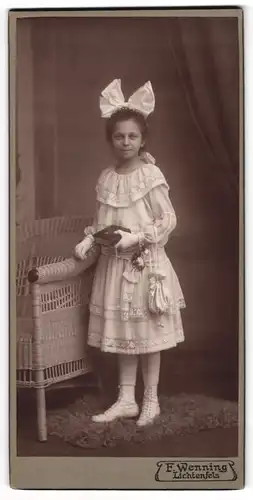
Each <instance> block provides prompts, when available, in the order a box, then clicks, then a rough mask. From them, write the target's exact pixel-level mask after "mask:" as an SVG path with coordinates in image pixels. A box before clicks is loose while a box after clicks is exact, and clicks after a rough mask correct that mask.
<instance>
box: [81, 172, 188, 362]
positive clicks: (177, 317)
mask: <svg viewBox="0 0 253 500" xmlns="http://www.w3.org/2000/svg"><path fill="white" fill-rule="evenodd" d="M96 192H97V211H96V215H95V218H94V222H93V225H92V226H91V227H89V228H86V231H85V232H86V234H87V233H89V232H91V233H94V232H96V231H98V230H100V229H103V228H104V227H106V226H109V225H111V224H116V225H120V226H124V227H128V228H129V229H131V232H132V233H141V234H142V238H143V239H144V242H145V244H146V245H147V248H148V250H149V252H148V255H147V256H146V257H145V267H144V269H143V270H142V271H138V270H136V269H134V268H133V265H132V262H131V257H132V255H133V253H134V251H135V250H136V249H135V250H134V249H131V250H130V249H128V250H127V251H124V252H119V251H118V252H116V250H115V248H112V249H108V247H102V248H101V255H100V257H99V260H98V263H97V266H96V271H95V275H94V280H93V286H92V293H91V300H90V319H89V329H88V344H89V345H90V346H92V347H97V348H99V349H101V350H102V351H106V352H111V353H124V354H144V353H150V352H156V351H161V350H164V349H169V348H171V347H174V346H176V344H177V343H178V342H182V341H183V340H184V333H183V326H182V320H181V314H180V309H181V308H182V307H185V301H184V297H183V293H182V290H181V287H180V284H179V281H178V278H177V275H176V273H175V271H174V269H173V267H172V264H171V262H170V260H169V258H168V257H167V255H166V253H165V250H164V245H165V244H166V243H167V241H168V238H169V235H170V233H171V232H172V231H173V229H174V228H175V226H176V215H175V212H174V209H173V207H172V204H171V202H170V199H169V195H168V192H169V187H168V184H167V182H166V180H165V178H164V176H163V174H162V172H161V170H160V169H159V168H158V167H157V166H156V165H153V164H151V163H150V164H145V163H144V164H143V166H140V167H139V168H138V169H136V170H135V171H133V172H131V173H127V174H118V173H117V171H115V169H114V167H109V168H107V169H105V170H103V172H102V174H101V175H100V178H99V180H98V183H97V186H96ZM154 268H159V270H161V271H162V272H163V273H165V275H166V278H165V285H166V287H167V289H168V290H169V293H170V298H171V304H172V307H171V310H170V312H169V313H166V314H163V316H162V322H161V321H158V317H157V316H156V315H154V314H152V313H150V311H149V308H148V276H149V273H150V271H152V270H154Z"/></svg>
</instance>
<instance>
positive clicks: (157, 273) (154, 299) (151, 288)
mask: <svg viewBox="0 0 253 500" xmlns="http://www.w3.org/2000/svg"><path fill="white" fill-rule="evenodd" d="M154 229H155V234H156V246H155V259H154V266H152V263H151V258H150V273H149V277H148V306H149V310H150V312H151V313H152V314H155V315H157V316H161V315H163V314H165V313H169V312H170V310H171V302H172V301H171V297H170V293H169V290H168V288H167V286H166V284H165V279H166V274H164V273H163V272H162V271H161V270H159V268H158V245H157V231H156V227H155V228H154ZM161 326H162V324H161Z"/></svg>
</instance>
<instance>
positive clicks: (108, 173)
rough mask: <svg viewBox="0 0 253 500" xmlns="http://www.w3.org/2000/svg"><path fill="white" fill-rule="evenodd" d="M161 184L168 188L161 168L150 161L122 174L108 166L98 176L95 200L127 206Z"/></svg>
mask: <svg viewBox="0 0 253 500" xmlns="http://www.w3.org/2000/svg"><path fill="white" fill-rule="evenodd" d="M161 184H165V185H166V186H167V187H168V188H169V186H168V184H167V182H166V180H165V177H164V175H163V173H162V172H161V170H160V169H159V168H158V167H157V166H156V165H153V164H151V163H149V164H143V165H141V166H140V167H139V168H137V169H136V170H133V171H132V172H129V173H124V174H119V173H118V172H117V171H116V170H115V168H114V167H108V168H106V169H105V170H103V172H102V173H101V175H100V177H99V180H98V183H97V186H96V192H97V200H98V201H100V202H101V203H105V204H107V205H110V206H112V207H128V206H129V205H131V204H132V203H134V202H135V201H137V200H139V199H141V198H143V197H144V196H145V195H146V194H147V193H148V192H149V191H150V190H151V189H153V188H154V187H156V186H159V185H161Z"/></svg>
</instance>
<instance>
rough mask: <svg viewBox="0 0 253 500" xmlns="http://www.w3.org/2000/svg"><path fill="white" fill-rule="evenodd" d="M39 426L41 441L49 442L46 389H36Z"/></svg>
mask: <svg viewBox="0 0 253 500" xmlns="http://www.w3.org/2000/svg"><path fill="white" fill-rule="evenodd" d="M36 399H37V425H38V438H39V441H47V416H46V394H45V387H40V388H37V389H36Z"/></svg>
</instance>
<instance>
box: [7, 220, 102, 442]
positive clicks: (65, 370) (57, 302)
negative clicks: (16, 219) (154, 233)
mask: <svg viewBox="0 0 253 500" xmlns="http://www.w3.org/2000/svg"><path fill="white" fill-rule="evenodd" d="M89 224H90V221H89V220H87V219H84V218H82V217H69V218H67V217H55V218H52V219H44V220H36V221H34V222H33V223H27V224H24V225H22V226H20V227H18V228H17V272H16V295H17V386H18V388H24V387H26V388H35V389H36V401H37V424H38V438H39V440H40V441H46V440H47V423H46V399H45V390H46V388H47V387H49V386H51V385H52V384H55V383H58V382H62V381H65V380H68V379H70V378H74V377H77V376H79V375H83V374H86V373H89V372H91V371H92V367H91V363H90V361H89V359H88V356H87V348H86V335H87V324H88V302H89V294H90V291H91V285H92V278H93V269H94V266H93V264H95V262H96V260H97V258H98V253H99V250H98V249H97V248H94V249H93V250H92V251H90V252H89V254H88V257H87V259H86V260H85V261H77V260H76V259H75V258H74V257H70V255H71V254H72V251H73V247H74V246H75V245H76V243H77V242H78V241H79V240H80V239H81V238H82V237H83V229H84V227H85V226H87V225H89ZM31 269H32V271H31V272H30V282H33V283H32V284H31V283H29V281H28V279H27V278H28V273H29V270H31Z"/></svg>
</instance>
